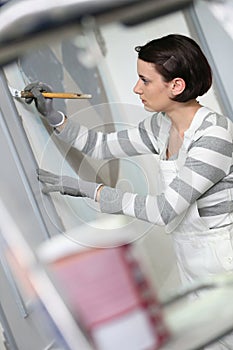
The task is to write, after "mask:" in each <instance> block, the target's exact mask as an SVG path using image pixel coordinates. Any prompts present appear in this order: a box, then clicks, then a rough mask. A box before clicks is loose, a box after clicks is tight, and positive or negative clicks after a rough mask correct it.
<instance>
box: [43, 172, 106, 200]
mask: <svg viewBox="0 0 233 350" xmlns="http://www.w3.org/2000/svg"><path fill="white" fill-rule="evenodd" d="M37 174H38V179H39V180H40V181H41V182H42V183H43V184H44V187H43V189H42V192H43V193H45V194H47V193H50V192H60V193H61V194H64V195H69V196H74V197H88V198H91V199H94V200H95V199H96V193H97V190H98V188H99V187H100V186H102V184H97V183H94V182H89V181H84V180H82V179H80V178H73V177H70V176H67V175H63V176H59V175H56V174H53V173H51V172H49V171H46V170H44V169H38V170H37Z"/></svg>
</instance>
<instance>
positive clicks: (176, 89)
mask: <svg viewBox="0 0 233 350" xmlns="http://www.w3.org/2000/svg"><path fill="white" fill-rule="evenodd" d="M185 87H186V84H185V81H184V79H182V78H174V79H173V80H172V81H171V93H172V95H173V96H177V95H180V94H181V93H182V92H183V91H184V89H185Z"/></svg>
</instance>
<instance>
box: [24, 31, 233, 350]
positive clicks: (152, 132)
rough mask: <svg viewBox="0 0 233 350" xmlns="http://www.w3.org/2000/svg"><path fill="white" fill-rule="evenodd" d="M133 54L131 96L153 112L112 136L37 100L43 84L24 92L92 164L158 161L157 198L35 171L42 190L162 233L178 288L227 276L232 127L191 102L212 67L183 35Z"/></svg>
mask: <svg viewBox="0 0 233 350" xmlns="http://www.w3.org/2000/svg"><path fill="white" fill-rule="evenodd" d="M136 51H137V52H138V61H137V70H138V81H137V83H136V85H135V87H134V92H135V93H136V94H138V96H139V98H140V99H141V101H142V103H143V105H144V108H145V109H146V110H149V111H153V112H155V113H154V114H153V115H151V116H150V117H148V118H146V119H145V120H143V121H142V122H140V123H139V125H138V126H137V127H135V128H132V129H129V130H124V131H120V132H115V133H111V134H103V133H101V132H94V131H92V130H88V129H87V128H86V127H84V126H81V125H77V124H74V123H73V122H72V118H70V119H69V117H68V118H67V117H65V116H64V114H63V113H62V112H60V111H56V110H54V108H53V102H52V100H51V99H44V98H43V96H42V94H41V92H42V91H44V90H49V87H48V86H47V85H46V84H43V83H33V84H30V85H29V86H27V87H26V88H25V90H29V91H31V92H32V93H33V94H34V96H35V98H36V99H35V101H36V106H37V109H38V111H39V112H40V113H41V114H42V115H43V116H44V117H46V118H47V120H48V123H50V125H52V126H53V127H55V128H56V130H57V137H59V138H61V139H62V140H63V141H65V142H67V143H69V144H70V145H72V146H73V147H76V148H77V149H79V150H80V151H82V152H83V153H85V154H86V155H88V156H90V157H93V158H99V159H111V158H121V157H130V156H134V155H142V154H148V153H153V154H157V155H159V159H160V160H159V168H160V173H159V174H155V176H156V177H157V178H159V180H160V187H159V188H160V189H161V192H160V193H159V194H158V195H151V194H147V193H145V195H138V194H136V193H124V192H122V191H121V190H119V189H115V188H110V187H107V186H104V184H95V183H90V182H86V181H84V180H82V179H73V178H70V177H67V176H58V175H54V174H52V173H50V172H47V171H44V170H39V174H38V177H39V180H40V181H42V182H43V183H44V189H43V191H44V192H45V193H49V192H54V191H60V192H61V194H67V195H72V196H87V197H89V198H92V199H93V200H97V201H98V202H99V204H100V210H101V211H102V212H105V213H113V214H124V215H129V216H133V217H136V218H138V219H141V220H146V221H148V222H151V223H154V224H155V225H161V226H165V228H166V231H167V232H169V233H172V237H173V241H174V249H175V252H176V256H177V264H178V267H179V271H180V274H181V278H182V280H183V281H186V282H187V281H193V280H195V279H198V278H200V277H203V276H210V275H211V276H212V275H214V274H217V273H224V272H229V271H232V270H233V249H232V238H231V237H232V234H233V204H232V203H233V202H232V199H233V186H232V185H233V173H232V170H233V167H232V151H233V143H232V139H233V124H232V122H231V120H230V119H228V118H226V117H225V116H222V115H219V114H217V113H215V112H214V111H212V110H210V109H209V108H207V107H203V106H202V105H200V104H199V103H198V101H197V100H196V99H197V97H198V96H202V95H203V94H205V93H206V92H207V91H208V90H209V88H210V86H211V84H212V73H211V68H210V66H209V64H208V62H207V59H206V57H205V56H204V54H203V52H202V51H201V49H200V47H199V46H198V45H197V43H196V42H195V41H193V40H192V39H191V38H188V37H186V36H183V35H173V34H172V35H168V36H165V37H162V38H159V39H155V40H152V41H150V42H148V43H147V44H146V45H144V46H138V47H136ZM31 101H32V99H29V100H27V101H26V102H28V103H31ZM211 349H212V348H211Z"/></svg>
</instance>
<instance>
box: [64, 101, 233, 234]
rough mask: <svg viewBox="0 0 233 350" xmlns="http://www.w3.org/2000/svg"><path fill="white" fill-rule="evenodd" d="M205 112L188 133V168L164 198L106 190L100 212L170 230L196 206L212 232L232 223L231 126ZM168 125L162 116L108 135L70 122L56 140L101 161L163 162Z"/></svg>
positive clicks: (169, 124)
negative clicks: (150, 157) (152, 157)
mask: <svg viewBox="0 0 233 350" xmlns="http://www.w3.org/2000/svg"><path fill="white" fill-rule="evenodd" d="M202 108H205V107H202ZM202 108H201V109H202ZM205 109H206V114H205V116H204V117H202V118H200V116H198V112H197V114H196V116H195V117H194V119H193V122H192V124H191V126H190V128H189V129H188V130H187V133H185V134H186V136H185V139H184V147H185V158H186V159H185V162H184V165H183V166H182V167H181V169H180V171H179V173H178V174H177V176H176V177H175V179H174V180H173V181H172V182H171V183H170V185H169V186H168V187H167V188H166V190H165V191H164V192H163V193H162V194H160V195H157V196H153V195H150V194H145V195H138V194H135V193H124V192H122V191H120V190H119V189H114V188H109V187H107V186H105V187H104V188H103V190H102V191H101V198H100V208H101V211H102V212H106V213H115V214H116V213H121V214H125V215H129V216H133V217H136V218H139V219H142V220H146V221H149V222H152V223H154V224H156V225H166V224H168V223H170V222H171V220H173V219H174V218H175V217H176V216H177V215H180V214H181V213H182V212H184V211H185V210H186V209H187V208H188V207H189V206H190V205H191V204H192V203H194V202H195V201H197V206H198V210H199V214H200V216H201V217H202V218H203V220H204V221H205V222H206V224H207V226H208V227H209V228H214V227H221V226H224V225H227V224H229V223H230V222H232V218H233V212H232V210H233V172H232V171H233V160H232V153H233V143H232V139H233V126H232V122H231V121H230V120H229V119H228V118H226V117H224V116H221V115H218V114H216V113H214V112H212V111H211V110H209V109H207V108H205ZM170 126H171V123H170V121H169V119H168V118H167V116H166V115H165V114H163V113H156V114H154V115H152V116H151V117H149V118H147V119H145V120H144V121H143V122H141V123H140V124H139V125H138V126H137V127H134V128H131V129H129V130H124V131H119V132H114V133H110V134H104V133H102V132H94V131H92V130H88V129H87V128H86V127H84V126H80V125H77V124H75V123H73V122H72V120H68V122H67V125H66V127H65V128H64V130H63V131H62V132H61V133H60V134H59V135H58V137H59V138H61V139H62V140H63V141H65V142H67V143H69V144H71V145H72V146H73V147H75V148H77V149H79V150H80V151H81V152H83V153H85V154H86V155H88V156H90V157H94V158H98V159H111V158H122V157H130V156H135V155H142V154H149V153H153V154H157V155H159V157H160V158H161V159H165V151H166V147H167V143H168V137H169V130H170ZM168 162H169V160H168Z"/></svg>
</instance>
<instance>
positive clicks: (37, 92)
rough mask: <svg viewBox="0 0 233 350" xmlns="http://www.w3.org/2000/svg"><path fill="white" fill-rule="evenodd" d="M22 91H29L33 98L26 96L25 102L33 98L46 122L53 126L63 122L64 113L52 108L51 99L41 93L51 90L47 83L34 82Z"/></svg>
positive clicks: (30, 101) (29, 102)
mask: <svg viewBox="0 0 233 350" xmlns="http://www.w3.org/2000/svg"><path fill="white" fill-rule="evenodd" d="M24 91H30V92H31V93H32V94H33V96H34V98H26V99H25V102H26V103H27V104H31V103H32V101H33V100H35V105H36V108H37V110H38V112H39V113H40V114H42V115H43V116H44V117H45V119H46V120H47V121H48V123H49V124H50V125H51V126H53V127H56V126H59V125H61V124H62V123H63V122H64V119H65V116H64V113H62V112H60V111H56V110H55V109H54V108H53V99H52V98H45V97H44V96H43V95H42V92H45V91H46V92H51V91H52V89H51V87H50V86H49V85H47V84H44V83H41V82H35V83H31V84H29V85H27V86H26V87H25V88H24Z"/></svg>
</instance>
